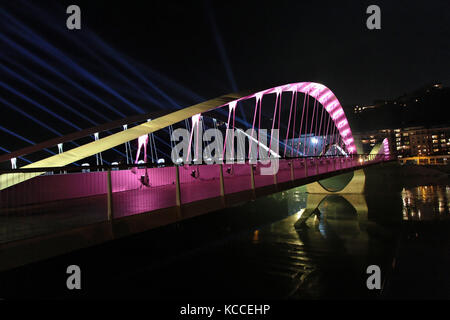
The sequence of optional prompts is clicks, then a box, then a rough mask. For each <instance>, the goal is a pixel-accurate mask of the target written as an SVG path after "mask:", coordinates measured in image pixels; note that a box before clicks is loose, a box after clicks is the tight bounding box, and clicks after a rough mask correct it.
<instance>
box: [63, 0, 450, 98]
mask: <svg viewBox="0 0 450 320" xmlns="http://www.w3.org/2000/svg"><path fill="white" fill-rule="evenodd" d="M72 2H73V1H72ZM148 2H150V1H139V2H137V1H136V2H133V1H130V2H124V1H122V2H118V4H115V2H114V1H80V2H79V4H80V6H81V7H82V10H83V14H84V18H85V20H84V23H86V24H85V25H86V26H87V27H89V28H90V29H92V30H93V31H95V32H97V33H98V34H99V35H100V36H102V37H104V39H105V40H107V41H108V43H110V44H112V45H114V46H115V47H116V48H118V49H119V50H120V51H121V52H124V53H127V54H129V55H130V56H132V57H135V58H136V59H138V60H139V61H140V62H142V63H144V64H146V65H149V66H151V67H152V68H155V69H157V70H159V71H160V72H162V73H164V74H166V75H168V76H170V77H171V78H172V79H175V80H177V81H179V82H181V83H182V84H184V85H186V86H188V87H190V88H192V89H193V90H195V91H196V92H199V93H201V94H204V95H207V96H211V97H212V96H214V95H218V94H222V93H226V92H229V91H232V90H233V80H230V79H229V77H228V75H227V68H226V65H227V62H226V60H224V59H222V56H221V51H220V49H219V47H218V45H217V40H216V39H217V37H220V38H221V40H219V41H221V43H222V44H223V48H224V51H225V54H226V57H227V58H226V59H227V60H228V65H229V68H230V69H231V73H232V75H233V78H234V81H235V83H236V86H237V88H238V89H240V90H243V89H252V88H266V87H270V86H273V85H279V84H283V83H289V82H297V81H317V82H321V83H324V84H326V85H327V86H328V87H330V88H332V90H333V91H334V92H336V94H337V96H338V97H339V98H340V100H341V101H342V103H343V104H352V103H359V104H368V103H371V102H372V101H373V100H374V99H377V98H380V99H384V98H394V97H396V96H399V95H401V94H403V93H404V92H407V91H411V90H413V89H415V88H417V87H418V86H420V85H423V84H426V83H429V82H434V81H441V82H444V83H449V81H450V78H449V71H450V41H449V39H450V14H449V12H450V4H449V2H448V1H376V2H373V1H333V2H329V3H327V2H324V1H307V2H306V1H277V2H276V4H275V2H274V1H267V2H264V1H215V2H214V1H211V4H210V5H208V2H207V1H205V2H204V1H190V2H189V5H188V4H187V2H184V3H185V4H184V5H183V4H179V3H175V2H172V1H160V2H159V4H157V5H148V4H147V3H148ZM67 3H71V1H68V2H67ZM113 3H114V4H113ZM127 3H129V4H127ZM145 4H147V5H145ZM370 4H378V5H379V6H380V8H381V16H382V18H381V23H382V29H381V30H373V31H372V30H368V29H367V28H366V23H365V22H366V19H367V17H368V15H367V14H366V13H365V10H366V8H367V6H368V5H370ZM214 24H215V26H216V27H215V28H214V27H213V25H214ZM214 29H216V30H217V33H215V32H214Z"/></svg>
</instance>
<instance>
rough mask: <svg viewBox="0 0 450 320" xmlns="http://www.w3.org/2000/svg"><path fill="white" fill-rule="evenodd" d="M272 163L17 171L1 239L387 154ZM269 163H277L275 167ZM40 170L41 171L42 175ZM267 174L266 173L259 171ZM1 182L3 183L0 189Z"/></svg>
mask: <svg viewBox="0 0 450 320" xmlns="http://www.w3.org/2000/svg"><path fill="white" fill-rule="evenodd" d="M272 160H274V161H275V162H278V171H277V172H276V173H275V174H267V170H265V171H266V172H264V170H263V169H267V168H268V167H270V164H261V163H256V164H251V163H249V162H248V161H247V162H245V163H234V164H227V163H224V164H213V165H205V164H203V165H181V166H155V165H151V164H139V165H118V166H91V167H59V168H53V167H52V168H38V169H14V170H4V171H0V174H2V175H11V177H12V178H17V179H19V180H20V181H21V179H20V178H21V177H20V175H25V174H30V173H36V174H39V175H38V176H36V177H35V178H32V179H29V180H26V181H23V182H21V183H18V184H16V185H13V186H11V187H8V188H2V190H1V191H0V243H4V242H9V241H14V240H19V239H24V238H30V237H33V236H37V235H43V234H48V233H54V232H58V231H64V230H67V229H71V228H74V227H79V226H83V225H87V224H92V223H96V222H101V221H107V220H112V219H120V218H122V217H125V216H130V215H135V214H141V213H145V212H152V211H155V210H158V209H164V208H170V207H177V206H178V207H179V206H182V205H185V204H189V203H194V202H197V201H200V200H206V199H220V198H222V199H224V197H225V196H226V195H230V194H237V193H239V192H254V191H255V190H256V189H258V188H264V187H273V186H276V185H278V184H281V183H289V182H290V181H294V180H299V179H305V178H309V177H314V176H318V175H325V174H328V173H331V172H340V171H343V170H346V169H354V168H357V167H362V166H366V165H369V164H373V163H378V162H382V161H387V160H389V157H388V156H385V155H352V156H348V157H346V156H321V157H305V158H283V159H272ZM272 165H274V164H272ZM42 173H44V174H42ZM264 173H266V174H264ZM0 187H1V186H0Z"/></svg>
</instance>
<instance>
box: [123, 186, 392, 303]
mask: <svg viewBox="0 0 450 320" xmlns="http://www.w3.org/2000/svg"><path fill="white" fill-rule="evenodd" d="M305 191H306V189H305V188H304V187H298V188H294V189H291V190H287V191H283V192H280V193H276V194H273V195H269V196H266V197H263V198H259V199H257V200H255V201H254V202H252V203H247V204H244V205H241V206H239V207H235V208H233V209H232V212H231V209H226V210H225V211H224V212H223V215H219V216H216V217H215V220H217V219H220V225H222V227H223V228H229V226H232V227H231V230H229V231H228V234H231V235H228V236H227V237H226V238H225V239H224V238H223V237H219V238H220V239H218V240H217V241H210V240H208V244H207V245H205V246H204V247H202V248H201V249H198V250H196V251H195V253H193V254H190V255H187V256H183V257H177V258H175V260H174V261H172V262H171V263H169V264H164V265H163V266H158V267H152V268H150V267H143V268H144V269H145V274H144V273H139V272H138V273H135V274H133V275H132V276H129V277H127V280H126V281H123V282H121V283H120V284H119V286H121V289H122V290H128V289H130V290H131V288H138V290H139V289H140V288H142V289H143V290H144V288H146V287H148V288H150V287H151V288H153V290H154V292H157V295H158V297H159V298H168V299H170V298H173V297H175V298H177V297H178V298H183V297H186V296H190V297H199V298H207V297H209V298H226V297H233V298H241V297H242V298H249V297H252V298H326V297H330V298H331V297H334V298H345V297H347V298H348V297H353V298H358V297H359V298H364V297H368V296H372V295H375V293H373V292H368V290H367V287H366V285H365V281H366V279H367V275H366V274H365V270H366V268H367V265H368V263H369V264H379V265H380V266H381V267H382V268H383V267H384V266H386V265H388V264H389V263H391V262H392V254H393V248H394V243H395V241H394V240H395V238H394V233H393V232H391V231H389V230H388V229H386V228H385V227H383V226H381V225H379V224H378V223H377V212H373V213H372V218H371V219H370V220H369V219H368V209H367V205H366V196H365V195H364V194H357V195H345V196H342V195H324V194H322V195H317V194H307V193H306V192H305ZM397 200H400V199H397ZM271 209H276V210H271ZM396 209H399V208H396ZM269 212H272V213H271V214H269ZM230 214H233V215H234V218H230ZM283 216H284V217H283ZM306 217H308V218H307V219H306ZM396 217H397V218H399V217H400V215H396ZM235 219H236V220H237V219H239V220H240V223H242V220H246V219H247V220H251V221H252V224H253V225H254V224H260V226H259V227H257V228H256V229H253V230H252V231H251V232H248V231H244V232H243V231H242V230H239V229H236V227H235V226H236V223H234V222H232V221H234V220H235ZM271 219H272V221H270V220H271ZM211 220H212V218H211ZM211 220H208V222H207V223H206V222H205V224H204V225H203V227H210V228H213V229H215V230H217V232H220V230H221V228H216V224H211ZM273 221H275V222H273ZM299 221H303V224H302V226H301V227H299ZM226 226H228V227H226ZM233 226H234V227H233ZM192 228H194V229H196V230H197V227H194V226H192ZM199 228H201V227H199ZM197 232H198V231H197ZM205 232H208V231H205ZM192 233H193V234H194V233H196V232H195V231H194V230H192ZM187 237H190V236H189V235H188V236H187ZM194 237H195V236H194ZM384 270H387V267H386V269H384ZM122 286H123V287H122ZM149 294H150V295H153V294H152V293H149ZM376 294H379V293H376ZM155 295H156V293H155Z"/></svg>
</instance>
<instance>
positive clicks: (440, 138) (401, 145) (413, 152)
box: [353, 127, 450, 158]
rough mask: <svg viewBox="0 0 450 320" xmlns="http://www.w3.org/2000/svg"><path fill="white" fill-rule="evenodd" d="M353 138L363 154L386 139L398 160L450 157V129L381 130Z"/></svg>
mask: <svg viewBox="0 0 450 320" xmlns="http://www.w3.org/2000/svg"><path fill="white" fill-rule="evenodd" d="M353 136H354V137H355V140H356V141H360V142H361V144H362V147H363V152H364V153H368V152H370V150H372V148H373V146H374V145H375V144H377V143H380V142H381V141H383V139H384V138H388V140H389V148H390V150H391V151H392V153H395V154H396V155H397V157H398V158H405V157H412V156H436V155H450V127H438V128H425V127H410V128H399V129H383V130H376V131H369V132H362V133H355V134H353Z"/></svg>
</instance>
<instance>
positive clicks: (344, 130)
mask: <svg viewBox="0 0 450 320" xmlns="http://www.w3.org/2000/svg"><path fill="white" fill-rule="evenodd" d="M287 91H289V92H301V93H304V94H308V95H310V96H312V97H313V98H315V99H316V100H317V101H319V102H320V103H321V104H322V106H323V107H324V108H325V110H326V111H327V112H328V114H329V115H330V117H331V119H332V120H333V122H334V124H335V126H336V128H337V129H338V131H339V134H340V136H341V137H342V141H344V144H345V146H346V149H347V152H348V153H350V154H353V153H356V146H355V141H354V139H353V134H352V131H351V129H350V125H349V123H348V120H347V117H346V116H345V112H344V109H343V108H342V106H341V104H340V103H339V100H338V99H337V97H336V96H335V95H334V93H333V92H332V91H331V90H330V89H329V88H327V87H326V86H324V85H323V84H320V83H315V82H297V83H290V84H285V85H281V86H277V87H273V88H270V89H266V90H262V91H259V92H256V93H253V94H251V95H248V96H245V97H242V98H239V99H236V100H233V101H231V102H229V103H227V104H229V105H230V106H235V105H236V103H237V102H239V101H241V100H247V99H251V98H255V99H257V100H258V101H259V100H260V99H262V97H263V96H264V95H266V94H271V93H275V94H277V95H279V94H280V93H282V92H287ZM225 105H226V104H225ZM222 106H224V105H222ZM222 106H221V107H222ZM230 109H231V107H230Z"/></svg>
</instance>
